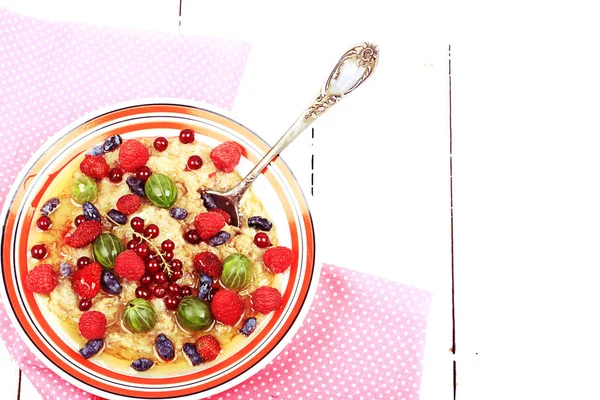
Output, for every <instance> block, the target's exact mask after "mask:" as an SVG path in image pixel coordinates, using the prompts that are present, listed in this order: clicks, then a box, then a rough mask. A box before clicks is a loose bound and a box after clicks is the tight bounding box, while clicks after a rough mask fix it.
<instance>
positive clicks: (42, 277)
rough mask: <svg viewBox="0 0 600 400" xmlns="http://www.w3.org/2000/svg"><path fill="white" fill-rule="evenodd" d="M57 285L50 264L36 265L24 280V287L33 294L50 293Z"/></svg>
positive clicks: (56, 278)
mask: <svg viewBox="0 0 600 400" xmlns="http://www.w3.org/2000/svg"><path fill="white" fill-rule="evenodd" d="M57 283H58V276H57V274H56V272H55V271H54V269H53V268H52V265H50V264H40V265H36V266H35V267H34V268H33V269H32V270H31V271H29V272H28V273H27V277H26V278H25V285H27V288H28V289H29V290H31V291H32V292H34V293H50V292H51V291H53V290H54V288H55V287H56V284H57Z"/></svg>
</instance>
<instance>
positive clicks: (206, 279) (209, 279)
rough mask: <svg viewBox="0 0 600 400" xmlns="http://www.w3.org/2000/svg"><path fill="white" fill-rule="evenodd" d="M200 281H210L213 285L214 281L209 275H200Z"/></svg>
mask: <svg viewBox="0 0 600 400" xmlns="http://www.w3.org/2000/svg"><path fill="white" fill-rule="evenodd" d="M200 283H208V284H209V285H212V283H213V278H211V277H210V276H208V275H204V274H202V275H200Z"/></svg>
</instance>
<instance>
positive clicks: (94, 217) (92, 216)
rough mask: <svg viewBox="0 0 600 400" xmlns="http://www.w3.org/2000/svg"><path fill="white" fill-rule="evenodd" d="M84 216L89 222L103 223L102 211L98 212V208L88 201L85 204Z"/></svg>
mask: <svg viewBox="0 0 600 400" xmlns="http://www.w3.org/2000/svg"><path fill="white" fill-rule="evenodd" d="M83 216H84V217H85V219H87V220H88V221H98V222H101V219H100V211H98V209H97V208H96V206H95V205H93V204H92V203H90V202H89V201H86V202H85V203H83Z"/></svg>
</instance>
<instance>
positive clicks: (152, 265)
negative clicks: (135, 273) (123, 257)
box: [146, 260, 160, 274]
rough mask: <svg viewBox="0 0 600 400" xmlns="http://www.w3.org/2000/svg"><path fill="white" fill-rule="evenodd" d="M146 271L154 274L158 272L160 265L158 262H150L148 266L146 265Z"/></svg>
mask: <svg viewBox="0 0 600 400" xmlns="http://www.w3.org/2000/svg"><path fill="white" fill-rule="evenodd" d="M146 270H147V271H148V272H150V273H151V274H154V273H156V272H158V271H160V263H159V262H158V260H150V261H148V264H146Z"/></svg>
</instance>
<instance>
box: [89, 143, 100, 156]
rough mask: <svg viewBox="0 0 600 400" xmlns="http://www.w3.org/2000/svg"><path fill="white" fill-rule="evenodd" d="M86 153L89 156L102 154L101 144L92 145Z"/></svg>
mask: <svg viewBox="0 0 600 400" xmlns="http://www.w3.org/2000/svg"><path fill="white" fill-rule="evenodd" d="M88 154H89V155H90V156H101V155H102V154H104V149H103V148H102V144H98V145H96V146H94V147H92V148H91V150H90V151H88Z"/></svg>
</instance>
